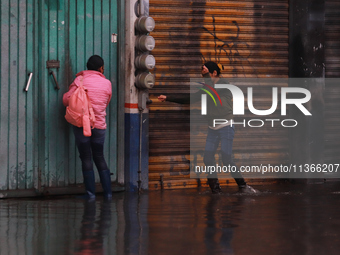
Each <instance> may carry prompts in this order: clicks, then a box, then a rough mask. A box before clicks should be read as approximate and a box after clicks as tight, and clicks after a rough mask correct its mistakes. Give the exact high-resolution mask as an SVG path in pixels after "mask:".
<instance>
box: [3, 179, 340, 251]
mask: <svg viewBox="0 0 340 255" xmlns="http://www.w3.org/2000/svg"><path fill="white" fill-rule="evenodd" d="M257 188H258V189H260V190H261V191H262V193H261V194H260V195H245V194H238V193H236V189H234V188H233V187H230V188H225V189H224V192H225V193H223V194H222V195H211V194H210V193H209V192H208V193H205V192H203V193H200V192H199V191H197V190H189V189H188V190H176V191H164V192H145V193H143V194H142V195H140V196H138V194H131V193H118V194H115V195H114V197H113V199H112V201H109V202H105V201H102V200H101V198H100V197H99V198H97V200H96V201H92V202H86V201H83V200H76V199H73V198H70V197H59V198H53V199H6V200H0V254H1V255H12V254H20V255H21V254H34V255H35V254H118V255H120V254H138V255H139V254H141V255H144V254H151V255H154V254H155V255H158V254H176V255H177V254H185V255H187V254H216V255H217V254H235V255H238V254H241V255H242V254H252V255H253V254H255V255H256V254H270V255H271V254H284V255H286V254H318V255H319V254H338V251H339V249H340V218H339V212H340V209H339V206H338V201H339V199H340V193H339V191H340V185H339V184H337V183H333V184H322V185H289V184H284V185H283V184H282V185H270V186H262V187H257Z"/></svg>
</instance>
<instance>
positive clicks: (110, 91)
mask: <svg viewBox="0 0 340 255" xmlns="http://www.w3.org/2000/svg"><path fill="white" fill-rule="evenodd" d="M109 85H110V86H109V89H108V93H109V99H108V100H107V104H106V107H107V106H108V105H109V103H110V101H111V98H112V84H111V82H109Z"/></svg>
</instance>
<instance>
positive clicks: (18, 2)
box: [0, 0, 118, 197]
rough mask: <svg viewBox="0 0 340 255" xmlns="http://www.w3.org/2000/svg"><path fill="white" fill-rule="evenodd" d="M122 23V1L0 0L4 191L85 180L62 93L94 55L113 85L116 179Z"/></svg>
mask: <svg viewBox="0 0 340 255" xmlns="http://www.w3.org/2000/svg"><path fill="white" fill-rule="evenodd" d="M117 21H118V17H117V1H116V0H106V1H102V0H44V1H40V0H39V1H38V0H1V23H0V26H1V38H0V43H1V54H0V59H1V63H0V70H1V73H0V74H1V76H0V77H1V78H0V81H1V88H0V98H1V104H0V107H1V125H0V139H1V141H0V150H1V154H0V160H1V161H0V175H1V178H0V196H3V197H4V196H5V197H6V196H18V191H24V194H23V195H26V194H28V190H30V191H32V193H31V194H33V195H34V194H35V193H36V191H38V192H37V193H38V194H39V193H40V192H44V191H46V192H48V191H49V189H52V188H68V187H75V185H76V184H79V183H82V176H81V162H80V159H79V158H78V152H77V150H76V147H75V143H74V137H73V134H72V132H71V127H70V125H69V124H68V123H67V122H66V121H65V119H64V115H65V107H64V106H63V104H62V96H63V94H64V93H65V92H66V91H67V90H68V86H69V85H70V84H71V82H72V81H73V79H74V78H75V74H76V73H78V72H79V71H82V70H84V69H86V61H87V59H88V58H89V57H90V56H91V55H93V54H97V55H100V56H102V57H103V58H104V61H105V73H104V75H105V76H106V78H108V79H109V80H111V82H112V92H113V96H112V100H111V103H110V105H109V107H108V109H107V124H108V125H107V126H108V129H107V135H106V143H105V153H106V154H105V157H106V160H107V163H108V166H109V168H110V170H111V173H112V174H113V175H112V181H113V182H114V181H116V180H117V85H116V84H117V59H118V57H117V44H116V43H115V42H112V41H111V35H112V34H113V33H117ZM58 61H59V62H58ZM51 63H54V64H52V65H50V64H51ZM55 63H59V65H58V64H55ZM47 67H49V68H47ZM30 73H33V76H32V79H31V80H30V81H31V82H30V85H29V87H28V90H27V91H25V90H24V89H25V88H26V86H27V85H28V80H29V79H28V74H30ZM54 77H55V78H54ZM56 82H57V83H58V86H59V88H60V89H57V88H56V87H57V84H56ZM97 182H99V178H98V176H97ZM11 192H12V194H10V193H11ZM13 192H14V193H13ZM65 192H68V191H66V190H65V189H61V192H60V193H65ZM19 193H20V192H19ZM25 193H26V194H25ZM20 194H21V193H20ZM19 196H20V195H19Z"/></svg>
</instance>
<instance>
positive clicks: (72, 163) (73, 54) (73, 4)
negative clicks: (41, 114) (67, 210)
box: [66, 1, 81, 184]
mask: <svg viewBox="0 0 340 255" xmlns="http://www.w3.org/2000/svg"><path fill="white" fill-rule="evenodd" d="M68 4H69V9H68V22H69V24H68V27H67V28H66V29H68V45H69V46H68V52H67V54H68V56H69V61H68V62H69V75H68V77H69V80H68V84H67V89H66V91H68V86H69V85H70V84H71V83H72V82H73V80H74V78H75V75H76V73H77V72H78V70H77V50H78V47H77V25H76V24H77V1H68ZM66 25H67V24H66ZM68 126H69V127H68V129H67V130H68V137H69V147H68V151H69V156H68V157H67V159H68V169H69V172H68V183H69V184H75V183H76V180H77V178H76V172H79V171H80V172H81V169H79V166H80V165H79V163H78V164H77V163H76V162H78V161H79V158H78V150H77V148H76V144H75V139H74V135H73V131H72V127H71V124H68ZM77 166H78V167H77Z"/></svg>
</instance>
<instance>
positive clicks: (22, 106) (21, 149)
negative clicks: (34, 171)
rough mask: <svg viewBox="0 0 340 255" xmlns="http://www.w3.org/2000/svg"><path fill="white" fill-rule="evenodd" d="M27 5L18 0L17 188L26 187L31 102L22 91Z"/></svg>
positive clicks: (24, 83) (25, 57) (25, 75)
mask: <svg viewBox="0 0 340 255" xmlns="http://www.w3.org/2000/svg"><path fill="white" fill-rule="evenodd" d="M26 11H27V6H26V1H22V0H20V2H19V6H18V13H19V17H18V34H19V41H18V43H19V45H18V54H19V55H18V85H17V86H18V95H17V97H18V102H19V103H18V106H17V110H18V123H17V125H18V145H17V146H18V166H17V169H18V189H25V188H26V181H27V178H26V174H27V173H26V168H27V166H26V164H27V158H26V149H27V145H28V142H29V141H27V137H26V130H27V126H26V124H27V123H26V119H27V117H26V114H27V113H26V108H27V106H28V104H31V103H32V101H30V102H28V101H26V100H27V98H26V92H24V91H23V88H24V87H25V85H26V81H27V72H26V64H27V62H26V59H27V56H26V47H27V43H26V38H27V30H26V24H27V20H26V17H27V14H26Z"/></svg>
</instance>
